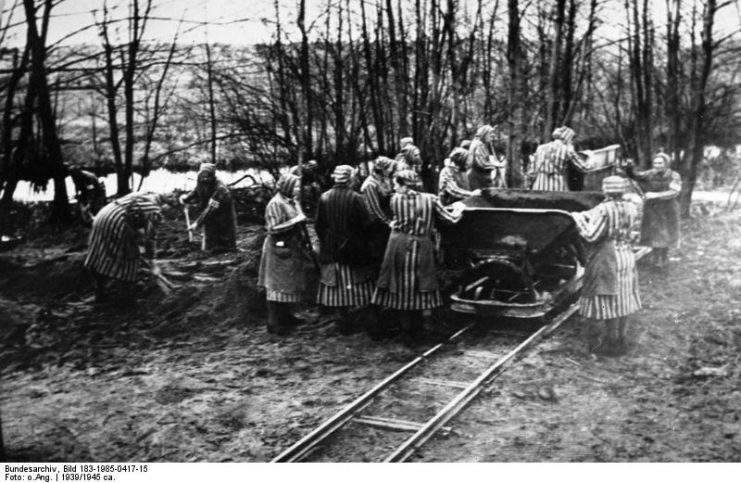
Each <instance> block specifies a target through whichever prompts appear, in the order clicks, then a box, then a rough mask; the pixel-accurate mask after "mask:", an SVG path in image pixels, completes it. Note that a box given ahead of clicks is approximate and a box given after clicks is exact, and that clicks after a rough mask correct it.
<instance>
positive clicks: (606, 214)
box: [572, 200, 641, 320]
mask: <svg viewBox="0 0 741 483" xmlns="http://www.w3.org/2000/svg"><path fill="white" fill-rule="evenodd" d="M572 216H573V218H574V220H575V221H576V227H577V229H578V230H579V233H580V234H581V236H582V237H584V239H585V240H586V241H587V242H590V243H593V244H594V245H593V247H592V248H593V252H592V256H591V257H590V259H589V261H588V262H587V266H586V269H585V273H584V288H583V290H582V295H581V298H580V299H579V311H580V313H581V315H582V316H583V317H586V318H589V319H598V320H606V319H614V318H618V317H625V316H626V315H629V314H632V313H633V312H636V311H638V310H640V308H641V298H640V294H639V289H638V271H637V269H636V261H635V256H634V255H633V250H632V248H631V245H630V241H629V240H630V239H629V236H630V231H631V229H632V227H633V225H634V224H635V223H636V220H637V218H638V206H636V204H634V203H633V202H632V201H625V200H607V201H604V202H602V203H600V204H599V205H597V206H596V207H595V208H593V209H591V210H589V211H585V212H581V213H572ZM605 267H610V271H611V272H613V273H605ZM589 280H594V281H595V283H594V284H592V283H590V282H589ZM605 280H607V281H606V282H605ZM590 286H594V287H596V288H595V289H590V288H589V287H590Z"/></svg>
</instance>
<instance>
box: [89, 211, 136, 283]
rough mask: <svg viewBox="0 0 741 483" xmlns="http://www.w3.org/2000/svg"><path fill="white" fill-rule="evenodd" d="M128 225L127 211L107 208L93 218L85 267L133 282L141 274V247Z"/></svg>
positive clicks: (101, 273) (107, 275)
mask: <svg viewBox="0 0 741 483" xmlns="http://www.w3.org/2000/svg"><path fill="white" fill-rule="evenodd" d="M134 236H135V235H134V232H132V230H131V229H130V228H129V227H128V226H127V224H126V208H125V207H123V206H120V205H118V204H116V203H109V204H107V205H106V206H104V207H103V208H102V209H101V210H100V211H99V212H98V214H97V215H96V216H95V218H94V219H93V228H92V231H91V232H90V240H89V242H88V252H87V258H86V259H85V266H86V267H87V268H88V269H89V270H91V271H92V272H95V273H97V274H100V275H104V276H106V277H111V278H115V279H118V280H122V281H126V282H134V281H136V278H137V273H138V271H139V259H140V257H139V248H138V246H137V244H136V240H135V239H134Z"/></svg>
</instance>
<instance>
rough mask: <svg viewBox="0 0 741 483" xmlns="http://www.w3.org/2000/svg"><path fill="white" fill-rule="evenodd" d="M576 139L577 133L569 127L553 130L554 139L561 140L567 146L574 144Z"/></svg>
mask: <svg viewBox="0 0 741 483" xmlns="http://www.w3.org/2000/svg"><path fill="white" fill-rule="evenodd" d="M574 137H576V133H575V132H574V130H573V129H571V128H570V127H568V126H561V127H558V128H556V129H554V130H553V139H560V140H561V141H563V142H564V143H565V144H571V143H572V142H574Z"/></svg>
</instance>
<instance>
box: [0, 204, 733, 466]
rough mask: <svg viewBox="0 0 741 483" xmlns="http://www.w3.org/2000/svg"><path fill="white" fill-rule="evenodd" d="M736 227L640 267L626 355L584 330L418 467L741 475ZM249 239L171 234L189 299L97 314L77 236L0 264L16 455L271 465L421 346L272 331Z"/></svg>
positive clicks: (255, 243) (565, 337)
mask: <svg viewBox="0 0 741 483" xmlns="http://www.w3.org/2000/svg"><path fill="white" fill-rule="evenodd" d="M740 222H741V212H738V211H737V212H734V213H731V214H715V215H712V217H710V218H709V219H705V220H696V221H693V222H692V223H691V224H690V225H688V226H686V227H685V228H686V229H685V238H684V246H683V249H682V251H681V253H674V254H673V255H674V257H675V258H674V261H673V267H672V269H671V270H670V272H669V273H668V275H665V274H661V273H656V272H652V271H650V270H648V269H646V268H645V267H642V268H641V290H642V296H643V300H644V305H645V310H644V311H642V312H641V313H640V315H639V316H638V317H636V322H635V324H634V327H633V336H634V340H635V347H634V348H633V349H632V351H631V353H630V354H629V355H628V356H626V357H623V358H616V359H606V358H597V357H594V356H591V355H589V354H588V353H587V351H586V350H585V347H584V344H583V342H582V335H581V334H580V332H581V331H582V330H583V328H584V324H581V323H579V321H578V319H577V320H573V321H572V322H570V323H569V324H567V325H566V326H565V327H564V328H563V329H561V330H560V331H559V332H557V333H556V334H555V335H554V336H553V337H551V338H550V339H548V340H547V341H546V342H545V343H544V345H543V346H541V347H540V349H539V350H538V351H537V352H534V353H531V354H530V355H528V356H527V357H526V358H525V359H524V360H523V361H522V363H520V364H518V365H516V366H514V367H513V368H512V369H510V370H509V371H508V372H506V373H505V374H504V375H503V376H502V377H501V378H500V379H498V380H497V386H496V387H495V389H493V390H492V391H491V392H489V394H487V395H486V396H484V397H482V398H481V399H479V400H477V401H475V402H474V403H473V404H472V405H471V406H470V407H469V408H468V409H467V410H466V411H465V412H464V413H463V414H462V415H461V416H459V417H458V418H457V419H456V420H454V421H453V422H452V423H451V425H452V426H453V427H454V431H453V433H452V434H451V435H449V436H447V437H446V438H438V439H434V440H433V441H432V442H431V443H430V446H429V447H428V448H426V449H425V451H424V452H423V454H421V455H419V458H418V459H420V460H422V461H627V460H631V461H635V460H645V461H687V460H692V461H705V460H718V461H739V460H740V459H741V456H740V455H741V413H740V410H739V408H741V384H740V382H741V380H740V379H741V367H740V366H739V361H740V360H741V356H739V354H741V325H739V321H741V304H739V302H741V293H740V290H741V276H739V274H738V268H737V267H738V266H740V265H741V242H740V241H739V240H741V236H740V235H741V223H740ZM173 223H174V222H173ZM240 231H241V232H240V247H241V248H242V249H243V250H244V251H243V252H241V253H239V254H235V255H222V256H219V257H216V258H207V257H203V256H202V255H200V254H198V253H197V251H194V250H193V249H192V247H189V246H188V245H187V242H184V241H182V234H181V233H179V232H178V231H177V230H175V228H173V230H171V231H168V232H167V233H166V236H165V240H164V244H163V253H164V255H163V256H165V257H166V258H167V259H168V261H166V263H165V269H166V271H167V272H168V273H170V274H171V275H175V276H174V277H173V279H174V280H175V281H176V282H178V283H182V284H185V283H187V285H188V286H187V287H185V288H183V289H181V290H178V291H177V292H176V293H175V294H171V295H169V296H165V295H164V294H162V293H161V292H159V291H158V289H157V288H156V286H154V285H152V284H151V283H150V284H140V285H139V286H137V287H136V290H135V293H136V297H135V299H134V300H132V301H128V302H125V301H120V302H117V303H114V304H112V305H108V306H104V307H97V306H94V305H92V304H91V303H90V295H91V290H90V288H91V287H90V283H89V280H87V279H86V278H85V277H86V275H85V273H84V270H82V269H81V256H82V255H81V254H80V252H79V251H78V250H74V249H73V250H71V251H70V250H69V249H70V248H75V247H74V245H75V240H74V239H71V240H67V245H66V246H65V247H50V246H36V247H33V246H31V247H26V248H25V249H23V250H21V251H16V252H10V253H9V254H5V255H3V256H2V257H0V293H2V294H3V295H2V298H1V299H0V328H2V330H1V331H0V332H1V333H2V334H3V335H2V348H3V352H2V355H0V363H2V369H1V372H0V377H2V393H1V395H0V409H1V410H2V417H3V431H4V436H5V443H6V448H7V450H8V452H9V453H10V457H11V458H12V459H13V460H27V461H28V460H31V461H62V460H64V461H80V460H85V461H87V460H97V461H102V460H115V461H126V460H136V461H267V460H269V459H270V458H272V457H273V456H275V455H277V454H278V453H279V452H280V451H281V450H282V449H284V448H285V447H287V446H288V445H290V444H291V443H292V442H294V441H295V440H297V439H298V438H299V437H300V436H302V435H303V434H305V433H306V432H308V431H309V430H311V429H312V428H313V427H314V426H316V425H317V424H319V422H321V420H323V419H324V418H326V417H328V416H330V415H331V414H333V413H334V412H336V411H337V410H338V409H340V408H341V407H342V405H343V404H345V403H347V402H349V401H350V400H352V399H353V398H354V397H356V396H357V395H359V394H360V393H362V392H364V391H365V390H367V389H368V388H369V387H371V386H372V385H373V384H374V383H375V382H377V381H379V380H380V379H382V378H384V377H385V376H387V375H388V374H389V373H391V372H392V371H394V370H396V369H397V368H398V367H400V366H401V365H403V364H404V363H406V362H407V361H409V360H410V359H411V358H413V357H414V356H415V355H416V353H417V352H420V351H421V349H418V350H411V349H408V348H406V347H404V346H403V345H402V344H400V343H399V342H397V341H395V340H390V341H380V342H374V341H372V340H370V339H369V338H368V337H367V336H366V335H365V334H364V333H362V332H360V333H357V334H354V335H350V336H339V335H338V334H337V333H336V331H335V329H334V326H333V321H332V316H331V314H328V315H320V316H316V314H315V316H314V317H313V319H316V320H315V321H314V322H311V323H307V324H305V325H304V326H302V328H301V329H299V330H298V331H297V332H296V333H295V334H293V335H291V336H290V337H287V338H276V337H274V336H270V335H268V334H267V333H266V332H265V329H264V327H263V324H264V314H263V313H262V311H261V310H262V308H261V306H260V304H261V299H260V296H259V293H257V292H256V290H255V287H254V277H255V276H256V253H257V251H258V250H259V246H260V244H261V236H262V231H261V230H260V229H259V228H258V227H240ZM77 241H78V242H79V240H77ZM83 241H84V240H83ZM178 273H179V274H178ZM451 323H452V322H451ZM451 378H452V379H454V377H452V376H451ZM544 387H550V388H553V389H554V390H555V393H556V396H557V397H556V399H555V400H550V401H547V400H544V399H542V398H541V397H540V396H539V395H538V394H539V392H541V391H540V389H542V388H544Z"/></svg>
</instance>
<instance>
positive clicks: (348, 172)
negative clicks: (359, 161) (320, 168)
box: [332, 164, 355, 185]
mask: <svg viewBox="0 0 741 483" xmlns="http://www.w3.org/2000/svg"><path fill="white" fill-rule="evenodd" d="M354 171H355V169H354V168H353V167H352V166H350V165H347V164H340V165H338V166H335V168H334V171H333V172H332V179H333V180H334V182H335V184H339V185H346V184H348V183H349V182H350V180H351V179H352V177H353V174H354Z"/></svg>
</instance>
